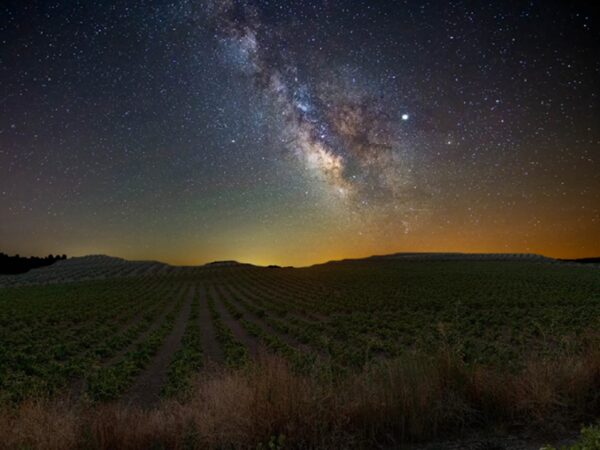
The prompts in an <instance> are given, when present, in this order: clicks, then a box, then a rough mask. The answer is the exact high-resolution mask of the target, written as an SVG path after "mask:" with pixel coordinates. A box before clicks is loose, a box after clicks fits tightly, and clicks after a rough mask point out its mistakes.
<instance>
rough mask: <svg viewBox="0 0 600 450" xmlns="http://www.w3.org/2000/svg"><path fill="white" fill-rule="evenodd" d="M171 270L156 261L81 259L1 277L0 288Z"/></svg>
mask: <svg viewBox="0 0 600 450" xmlns="http://www.w3.org/2000/svg"><path fill="white" fill-rule="evenodd" d="M173 269H175V268H174V267H173V266H170V265H168V264H164V263H161V262H157V261H128V260H126V259H122V258H116V257H113V256H106V255H90V256H80V257H74V258H69V259H64V260H60V261H57V262H56V263H54V264H52V265H50V266H46V267H40V268H37V269H33V270H30V271H29V272H27V273H23V274H19V275H0V286H18V285H27V284H54V283H66V282H70V281H82V280H97V279H104V278H111V277H130V276H138V275H149V274H157V275H158V274H162V273H165V274H166V273H170V272H171V271H172V270H173Z"/></svg>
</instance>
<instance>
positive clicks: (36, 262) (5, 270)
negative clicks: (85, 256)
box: [0, 253, 67, 275]
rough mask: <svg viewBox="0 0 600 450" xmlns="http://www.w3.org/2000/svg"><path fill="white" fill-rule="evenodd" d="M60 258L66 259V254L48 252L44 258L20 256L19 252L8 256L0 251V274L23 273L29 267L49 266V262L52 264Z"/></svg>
mask: <svg viewBox="0 0 600 450" xmlns="http://www.w3.org/2000/svg"><path fill="white" fill-rule="evenodd" d="M61 259H67V255H62V256H58V255H56V256H54V255H52V254H50V255H48V256H46V257H45V258H38V257H37V256H32V257H29V258H22V257H21V256H20V255H19V254H17V255H15V256H8V255H7V254H5V253H0V274H12V275H14V274H19V273H25V272H28V271H29V270H31V269H35V268H38V267H43V266H49V265H50V264H54V263H55V262H56V261H59V260H61Z"/></svg>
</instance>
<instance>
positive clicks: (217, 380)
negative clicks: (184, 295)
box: [0, 348, 600, 450]
mask: <svg viewBox="0 0 600 450" xmlns="http://www.w3.org/2000/svg"><path fill="white" fill-rule="evenodd" d="M599 391H600V352H599V351H598V349H591V348H590V349H587V350H586V352H585V353H584V354H582V355H580V356H577V357H564V358H561V359H556V360H531V361H528V362H527V364H526V366H525V367H524V369H523V370H521V371H518V372H515V373H512V372H508V371H498V370H495V369H492V368H488V367H483V366H475V367H473V366H471V367H469V366H467V365H465V364H464V363H463V362H462V361H461V360H460V359H459V358H457V357H456V355H453V354H450V353H441V354H439V355H437V356H435V357H422V356H417V355H414V356H413V357H411V356H409V355H407V357H406V358H401V359H396V360H392V361H387V362H384V363H381V364H377V365H374V366H373V367H370V368H368V369H365V370H363V371H360V372H359V373H355V374H352V375H348V376H345V377H343V378H339V379H336V380H327V379H323V378H320V377H312V376H309V375H301V374H298V373H297V372H296V371H294V370H293V369H292V368H291V367H290V365H289V363H288V362H286V361H285V360H284V359H282V358H279V357H275V356H265V357H263V358H259V359H258V360H257V362H256V363H253V364H250V365H248V366H247V367H245V368H243V369H227V368H221V369H213V370H208V371H206V372H205V373H203V374H202V375H201V376H198V377H196V378H195V379H194V382H193V383H192V385H191V387H190V391H189V396H188V397H187V399H186V400H185V401H177V400H173V399H171V400H163V402H161V403H160V404H158V405H156V406H155V407H154V408H150V409H144V408H140V407H137V406H132V405H127V404H124V403H108V404H102V405H89V404H86V403H83V404H82V403H78V402H77V401H68V400H58V399H55V400H52V401H44V400H39V399H38V400H29V401H26V402H24V403H22V404H20V405H19V406H18V407H16V408H6V409H4V410H3V411H2V412H1V413H0V436H2V437H3V442H4V444H5V445H6V446H8V447H11V448H61V449H70V448H99V449H114V448H128V449H148V448H329V449H331V448H353V447H355V448H373V447H378V446H383V447H387V448H390V447H393V446H397V445H399V444H400V443H402V442H407V441H423V440H429V439H432V438H435V437H439V436H459V435H460V434H461V433H465V432H467V431H469V430H473V429H482V428H483V429H486V428H489V429H492V428H494V429H496V430H498V429H503V430H505V431H509V430H515V429H521V430H522V429H527V430H536V431H537V432H538V433H547V434H546V435H547V436H553V435H554V433H556V431H557V429H556V427H559V428H558V430H561V429H563V430H564V428H563V427H565V426H566V425H572V426H575V427H578V426H579V424H580V423H582V422H583V423H585V422H590V421H591V422H593V421H594V419H595V418H597V413H598V411H599V409H598V408H599V407H600V399H599V398H598V397H599V396H598V392H599ZM269 445H271V447H270V446H269ZM261 446H262V447H261ZM592 449H593V447H590V448H589V450H592Z"/></svg>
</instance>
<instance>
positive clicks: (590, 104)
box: [0, 0, 600, 264]
mask: <svg viewBox="0 0 600 450" xmlns="http://www.w3.org/2000/svg"><path fill="white" fill-rule="evenodd" d="M0 14H1V16H2V20H1V21H0V215H1V220H0V251H4V252H8V253H21V254H48V253H60V254H62V253H67V254H69V255H81V254H88V253H107V254H112V255H115V256H124V257H128V258H149V259H160V260H164V261H167V262H174V263H188V264H195V263H199V262H205V261H209V260H214V259H239V260H245V261H249V262H256V263H262V264H269V263H280V264H310V263H314V262H318V261H323V260H327V259H333V258H343V257H354V256H366V255H370V254H374V253H379V254H381V253H390V252H395V251H467V252H469V251H472V252H537V253H543V254H546V255H550V256H562V257H577V256H594V255H595V254H600V240H599V239H598V236H599V235H600V167H599V164H600V101H599V99H598V96H599V95H600V94H599V93H600V81H599V80H600V60H599V59H598V57H597V49H598V48H599V47H600V32H599V30H598V26H599V25H598V16H597V13H596V11H595V8H594V7H593V2H564V1H557V0H556V1H555V0H548V1H541V0H540V1H531V2H522V1H516V0H515V1H502V2H476V3H469V4H467V3H465V2H461V1H444V2H423V1H412V0H405V1H404V0H402V1H400V0H399V1H366V0H305V1H299V0H298V1H294V0H290V1H269V0H252V1H250V0H245V1H242V0H239V1H233V0H224V1H217V0H173V1H169V2H166V1H162V0H131V1H128V2H113V1H108V0H99V1H94V2H78V1H74V2H73V1H60V0H59V1H56V2H43V1H36V0H34V1H28V2H9V3H8V4H6V5H5V4H3V6H2V7H0Z"/></svg>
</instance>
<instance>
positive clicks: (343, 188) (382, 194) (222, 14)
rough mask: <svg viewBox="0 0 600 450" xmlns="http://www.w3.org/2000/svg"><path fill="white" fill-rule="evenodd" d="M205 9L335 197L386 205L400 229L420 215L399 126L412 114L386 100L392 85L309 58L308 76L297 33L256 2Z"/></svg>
mask: <svg viewBox="0 0 600 450" xmlns="http://www.w3.org/2000/svg"><path fill="white" fill-rule="evenodd" d="M206 10H207V12H208V14H209V17H210V18H211V19H212V21H213V23H214V26H215V28H216V31H217V34H218V35H219V36H221V44H222V46H223V54H224V57H225V58H226V59H230V61H231V62H233V65H234V66H235V67H236V68H237V69H239V70H241V71H242V72H243V73H245V74H247V75H248V77H249V78H250V81H251V82H252V83H253V84H254V86H255V87H256V89H258V90H259V92H260V93H261V94H262V95H264V96H265V97H266V98H267V99H268V101H269V103H270V105H271V106H272V107H273V108H274V111H275V116H276V118H277V120H279V121H281V124H280V126H279V127H276V129H277V132H278V134H279V135H278V141H279V142H280V143H281V145H282V146H283V147H285V148H286V149H287V150H288V151H289V152H290V153H292V154H293V155H295V156H296V158H297V160H298V162H299V163H301V164H303V166H304V167H305V168H306V169H307V170H308V172H309V174H311V175H312V176H313V178H314V179H315V180H317V181H318V182H322V183H325V184H326V185H327V186H328V187H329V188H330V189H329V194H331V195H333V197H334V199H335V200H337V201H340V202H341V203H342V204H343V205H344V206H346V207H347V208H349V211H350V212H353V213H358V214H355V217H359V218H362V219H372V218H373V214H380V213H381V212H383V211H386V212H387V215H388V216H389V215H391V216H393V218H394V225H395V227H396V231H401V230H402V229H403V227H404V226H406V224H407V223H408V221H409V219H410V220H414V219H415V218H416V217H417V216H418V214H417V209H415V208H413V207H410V206H409V205H411V203H412V200H413V194H414V193H413V192H411V189H410V187H411V186H412V177H411V167H410V158H409V152H410V148H409V145H408V144H407V143H406V142H403V140H402V136H401V132H400V131H401V130H400V127H402V126H403V125H404V124H403V123H402V121H403V120H404V121H406V120H407V119H408V114H407V113H406V112H404V111H402V110H398V105H394V104H391V103H390V102H389V101H387V99H386V92H385V90H381V89H379V90H377V91H373V90H371V89H369V87H368V86H365V85H363V84H362V83H361V82H358V83H357V80H356V78H355V76H352V75H351V73H352V70H351V69H350V70H349V69H348V68H347V67H346V68H344V70H345V71H346V72H349V73H347V74H344V73H343V71H342V70H341V68H339V67H336V66H335V65H332V64H327V65H326V67H325V68H323V67H321V68H318V67H311V66H310V65H309V66H308V67H307V68H305V71H306V70H307V71H308V72H309V74H310V75H313V76H311V77H310V80H311V81H307V80H305V79H304V78H303V75H302V74H301V73H299V72H300V71H299V70H298V63H297V61H296V59H297V58H298V56H297V55H295V54H294V51H293V50H292V49H293V47H294V44H293V41H294V39H295V37H294V36H293V35H292V36H288V35H287V34H286V30H285V29H284V28H283V27H282V29H278V28H277V27H270V26H268V25H265V24H264V23H263V22H262V20H261V14H260V11H259V9H258V8H256V7H254V6H253V4H252V3H249V2H233V1H226V2H223V1H219V2H216V3H209V4H208V5H207V8H206ZM282 42H283V44H282ZM315 74H316V76H315ZM425 206H426V205H425V204H424V203H423V201H421V203H420V207H421V210H423V209H424V207H425Z"/></svg>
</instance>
